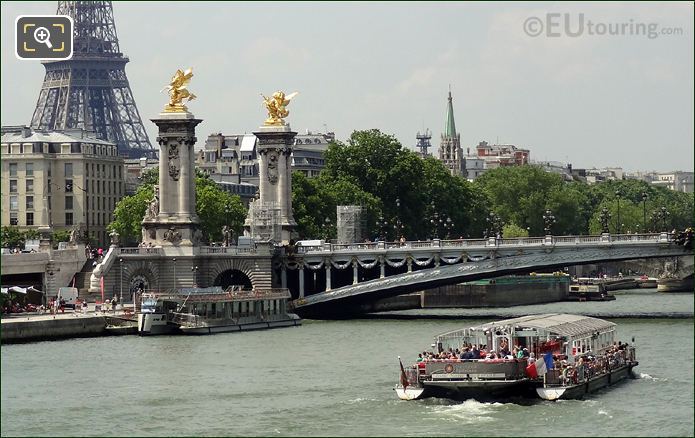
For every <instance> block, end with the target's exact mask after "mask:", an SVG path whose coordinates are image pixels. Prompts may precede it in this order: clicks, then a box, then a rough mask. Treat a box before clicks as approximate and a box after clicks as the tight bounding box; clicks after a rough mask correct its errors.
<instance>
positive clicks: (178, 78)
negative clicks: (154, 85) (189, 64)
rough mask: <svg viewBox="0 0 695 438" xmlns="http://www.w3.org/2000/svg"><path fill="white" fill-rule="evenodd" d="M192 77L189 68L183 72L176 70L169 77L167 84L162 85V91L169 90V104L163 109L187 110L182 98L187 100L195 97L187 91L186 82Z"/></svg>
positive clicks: (169, 111) (167, 110) (172, 110)
mask: <svg viewBox="0 0 695 438" xmlns="http://www.w3.org/2000/svg"><path fill="white" fill-rule="evenodd" d="M192 77H193V69H192V68H189V69H187V70H186V71H185V72H183V71H181V70H180V69H179V70H176V73H174V77H172V78H171V82H169V85H167V86H166V87H164V88H163V89H162V91H164V90H168V91H169V104H167V106H165V107H164V111H165V112H168V113H181V112H187V111H188V108H186V105H184V104H183V100H184V99H187V100H188V102H190V101H191V100H193V99H195V98H196V95H195V94H193V93H191V92H190V91H188V83H189V82H190V81H191V78H192Z"/></svg>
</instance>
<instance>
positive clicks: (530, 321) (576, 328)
mask: <svg viewBox="0 0 695 438" xmlns="http://www.w3.org/2000/svg"><path fill="white" fill-rule="evenodd" d="M504 326H507V327H509V326H515V327H522V328H536V329H542V330H545V331H547V332H551V333H554V334H557V335H560V336H571V337H576V336H578V335H582V334H586V333H595V332H603V331H607V330H612V329H613V328H614V327H615V326H616V324H615V323H612V322H610V321H606V320H603V319H599V318H592V317H590V316H584V315H571V314H567V313H544V314H541V315H528V316H521V317H518V318H511V319H504V320H501V321H493V322H489V323H486V324H482V325H479V326H475V327H471V329H473V330H475V331H485V330H489V329H494V328H497V327H504ZM460 331H461V330H455V331H453V332H448V333H443V334H441V335H439V336H446V335H451V334H454V333H455V332H460Z"/></svg>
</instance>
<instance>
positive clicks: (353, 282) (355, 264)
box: [352, 260, 359, 284]
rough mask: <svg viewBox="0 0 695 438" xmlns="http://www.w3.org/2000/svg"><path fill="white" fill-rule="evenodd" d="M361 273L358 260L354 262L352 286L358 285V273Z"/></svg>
mask: <svg viewBox="0 0 695 438" xmlns="http://www.w3.org/2000/svg"><path fill="white" fill-rule="evenodd" d="M358 272H359V265H358V264H357V260H353V261H352V284H357V283H358V278H357V273H358Z"/></svg>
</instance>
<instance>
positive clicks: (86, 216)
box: [65, 183, 90, 243]
mask: <svg viewBox="0 0 695 438" xmlns="http://www.w3.org/2000/svg"><path fill="white" fill-rule="evenodd" d="M72 187H76V188H78V189H80V190H82V192H83V195H84V202H82V212H83V213H84V223H85V226H86V228H87V239H86V240H87V243H90V240H89V212H88V210H89V208H88V205H87V203H88V202H89V190H87V189H83V188H82V187H80V186H78V185H77V184H75V183H73V184H72ZM87 187H89V186H87ZM67 188H68V186H67V185H66V186H65V189H66V190H65V191H66V192H67Z"/></svg>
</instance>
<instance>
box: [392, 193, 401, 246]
mask: <svg viewBox="0 0 695 438" xmlns="http://www.w3.org/2000/svg"><path fill="white" fill-rule="evenodd" d="M393 228H394V229H395V231H396V238H395V239H394V240H399V239H400V238H401V237H402V233H403V223H402V222H401V198H396V224H395V225H394V226H393Z"/></svg>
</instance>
